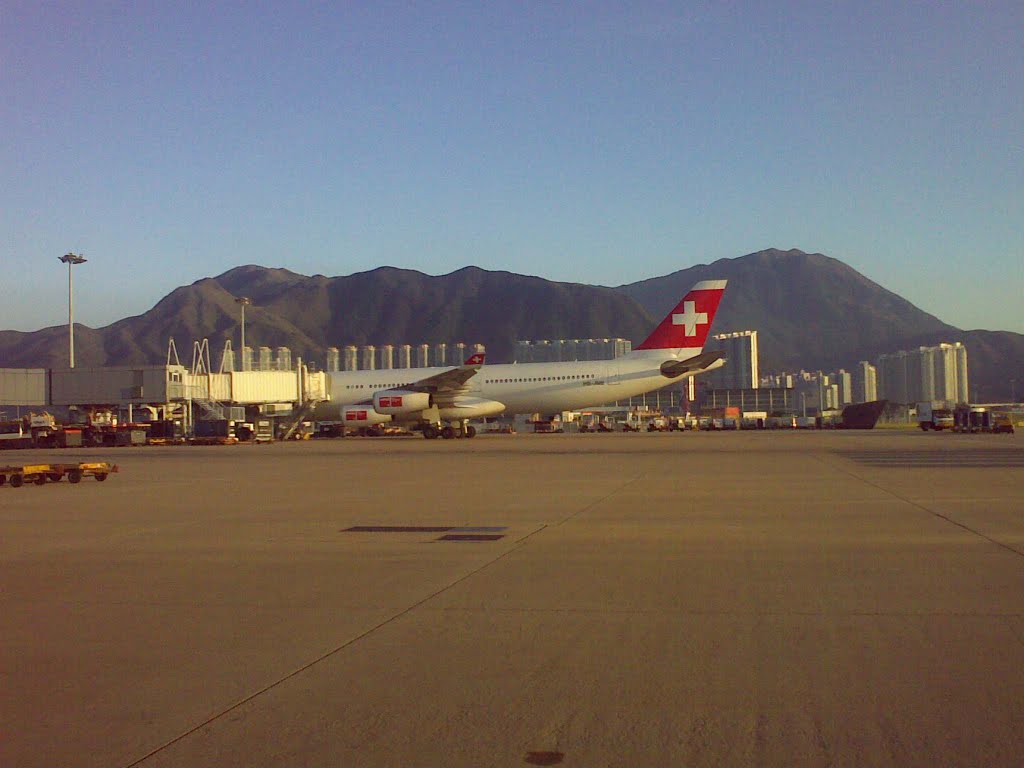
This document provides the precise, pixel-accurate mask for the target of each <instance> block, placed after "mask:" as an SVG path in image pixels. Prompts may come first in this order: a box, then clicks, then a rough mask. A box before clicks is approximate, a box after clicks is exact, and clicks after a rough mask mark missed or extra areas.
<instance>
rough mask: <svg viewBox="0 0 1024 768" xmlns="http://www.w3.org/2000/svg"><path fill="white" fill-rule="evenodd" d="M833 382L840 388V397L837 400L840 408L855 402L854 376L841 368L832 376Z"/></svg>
mask: <svg viewBox="0 0 1024 768" xmlns="http://www.w3.org/2000/svg"><path fill="white" fill-rule="evenodd" d="M831 377H832V380H833V382H834V383H835V385H836V386H837V387H838V388H839V389H838V392H839V397H838V400H837V406H836V407H838V408H842V407H843V406H844V405H849V404H850V403H852V402H853V376H851V375H850V373H849V372H848V371H844V370H843V369H842V368H840V369H839V370H838V371H836V372H835V373H834V374H832V375H831Z"/></svg>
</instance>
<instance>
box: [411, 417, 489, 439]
mask: <svg viewBox="0 0 1024 768" xmlns="http://www.w3.org/2000/svg"><path fill="white" fill-rule="evenodd" d="M423 436H424V437H425V438H427V440H436V439H437V438H439V437H443V438H444V439H445V440H454V439H456V438H461V437H465V438H470V437H476V427H473V426H470V425H469V424H468V423H466V422H465V421H457V422H452V423H450V424H446V425H444V426H443V427H439V426H437V425H436V424H424V425H423Z"/></svg>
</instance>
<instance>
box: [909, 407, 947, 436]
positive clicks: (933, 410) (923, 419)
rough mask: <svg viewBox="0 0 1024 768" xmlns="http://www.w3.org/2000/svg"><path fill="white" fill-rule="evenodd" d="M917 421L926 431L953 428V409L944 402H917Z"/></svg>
mask: <svg viewBox="0 0 1024 768" xmlns="http://www.w3.org/2000/svg"><path fill="white" fill-rule="evenodd" d="M917 423H918V426H920V427H921V429H922V430H923V431H925V432H927V431H928V430H929V429H934V430H935V431H936V432H941V431H942V430H944V429H953V411H952V410H951V409H950V408H947V407H946V406H945V404H944V403H933V402H929V401H926V402H923V403H918V404H917Z"/></svg>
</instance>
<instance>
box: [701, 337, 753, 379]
mask: <svg viewBox="0 0 1024 768" xmlns="http://www.w3.org/2000/svg"><path fill="white" fill-rule="evenodd" d="M705 349H709V350H715V349H720V350H722V351H723V352H724V353H725V365H723V366H722V367H721V368H717V369H715V370H713V371H711V372H710V373H709V374H707V379H708V386H710V387H712V388H714V389H756V388H757V387H758V386H759V385H760V381H761V379H760V376H759V375H758V352H757V331H736V332H733V333H719V334H716V335H715V336H712V341H711V342H709V343H707V344H706V345H705Z"/></svg>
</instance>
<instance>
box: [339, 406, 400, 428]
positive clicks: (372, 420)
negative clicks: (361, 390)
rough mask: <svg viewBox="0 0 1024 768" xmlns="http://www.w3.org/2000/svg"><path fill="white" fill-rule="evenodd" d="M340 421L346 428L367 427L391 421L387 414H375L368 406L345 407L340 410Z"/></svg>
mask: <svg viewBox="0 0 1024 768" xmlns="http://www.w3.org/2000/svg"><path fill="white" fill-rule="evenodd" d="M341 421H342V423H344V425H345V426H346V427H350V428H355V427H368V426H373V425H374V424H386V423H387V422H389V421H391V416H390V415H389V414H382V413H377V412H376V411H375V410H374V409H373V408H371V407H370V406H369V405H346V406H343V407H342V409H341Z"/></svg>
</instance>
